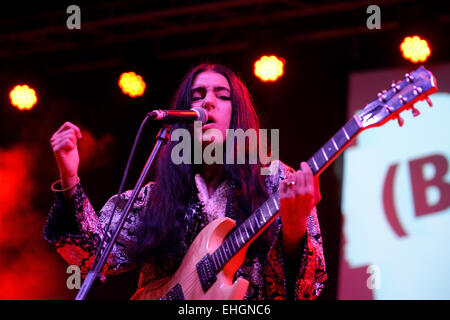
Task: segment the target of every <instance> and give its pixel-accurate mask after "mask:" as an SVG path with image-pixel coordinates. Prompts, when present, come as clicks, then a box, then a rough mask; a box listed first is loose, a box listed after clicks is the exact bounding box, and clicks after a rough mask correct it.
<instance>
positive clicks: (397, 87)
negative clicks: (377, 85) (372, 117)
mask: <svg viewBox="0 0 450 320" xmlns="http://www.w3.org/2000/svg"><path fill="white" fill-rule="evenodd" d="M391 87H392V89H394V92H398V91H400V86H399V85H398V84H396V83H395V81H392V85H391Z"/></svg>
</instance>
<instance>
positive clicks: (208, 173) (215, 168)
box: [200, 164, 223, 194]
mask: <svg viewBox="0 0 450 320" xmlns="http://www.w3.org/2000/svg"><path fill="white" fill-rule="evenodd" d="M200 175H201V176H202V178H203V180H204V181H205V184H206V186H207V187H208V193H209V194H212V193H214V191H215V190H216V189H217V187H218V186H219V184H220V183H221V182H222V180H223V165H221V164H211V165H203V166H202V169H201V171H200Z"/></svg>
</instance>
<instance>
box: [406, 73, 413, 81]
mask: <svg viewBox="0 0 450 320" xmlns="http://www.w3.org/2000/svg"><path fill="white" fill-rule="evenodd" d="M405 78H406V81H408V82H413V80H414V77H413V76H412V75H410V74H409V73H406V74H405Z"/></svg>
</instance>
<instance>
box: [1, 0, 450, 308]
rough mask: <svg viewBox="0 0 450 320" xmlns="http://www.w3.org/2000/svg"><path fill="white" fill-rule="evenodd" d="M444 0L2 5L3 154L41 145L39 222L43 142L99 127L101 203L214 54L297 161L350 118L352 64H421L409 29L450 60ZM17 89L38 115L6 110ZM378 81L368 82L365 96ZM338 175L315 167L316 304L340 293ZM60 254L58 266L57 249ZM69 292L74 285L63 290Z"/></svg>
mask: <svg viewBox="0 0 450 320" xmlns="http://www.w3.org/2000/svg"><path fill="white" fill-rule="evenodd" d="M444 3H445V2H443V1H402V0H395V1H394V0H393V1H377V2H373V1H312V0H310V1H294V0H287V1H263V0H259V1H258V0H254V1H234V0H231V1H115V0H113V1H89V2H88V1H77V2H67V3H65V2H64V1H61V2H60V3H59V4H54V3H52V2H50V3H48V4H47V3H45V2H39V3H31V2H30V3H26V2H25V3H23V2H22V3H18V4H17V5H8V6H3V10H2V11H1V13H0V20H1V22H0V26H1V28H0V61H1V73H0V93H1V94H0V148H1V149H3V150H8V149H10V148H13V147H14V146H17V145H25V146H27V147H29V148H31V149H33V150H35V152H34V153H33V157H30V159H28V161H29V162H30V166H32V167H33V170H32V179H33V183H34V184H35V185H36V186H37V187H36V188H35V190H36V191H35V193H34V195H33V197H32V205H33V207H34V208H36V210H37V211H38V212H40V214H41V215H40V219H41V221H42V225H43V223H44V222H45V219H46V215H47V212H48V209H49V208H50V206H51V204H52V201H53V195H52V194H51V192H50V191H49V189H48V187H49V186H50V184H51V183H52V182H53V181H54V180H56V179H57V177H58V172H57V168H56V163H55V162H54V159H53V155H52V152H51V148H50V145H49V139H50V137H51V135H52V134H53V132H54V131H56V130H57V128H58V127H59V126H61V125H62V123H63V122H65V121H71V122H73V123H75V124H77V125H78V126H80V127H81V128H82V129H83V130H86V132H89V133H90V134H91V138H92V139H91V140H90V141H91V143H90V144H88V143H87V142H86V143H87V144H86V148H85V150H90V151H89V154H87V153H86V156H85V157H86V159H89V161H88V162H86V163H83V159H84V157H83V156H82V164H81V167H80V177H81V179H82V184H83V187H84V188H85V190H86V191H87V193H88V194H89V195H90V200H91V203H92V204H93V206H94V207H95V209H97V210H99V209H100V208H101V207H102V205H103V204H104V203H105V201H106V200H108V198H109V197H110V196H111V195H112V194H114V193H116V192H117V189H118V187H119V184H120V180H121V177H122V173H123V170H124V167H125V164H126V161H127V158H128V155H129V152H130V150H131V146H132V143H133V140H134V137H135V135H136V133H137V130H138V128H139V125H140V123H141V121H142V120H143V118H144V116H145V113H146V112H148V111H150V110H152V109H160V108H167V107H168V105H169V103H170V101H171V98H172V95H173V94H174V92H175V91H176V89H177V86H178V84H179V83H180V80H181V78H182V76H183V75H184V74H185V73H186V72H187V71H188V70H189V69H190V68H191V67H193V66H195V65H197V64H198V63H201V62H204V61H209V62H217V63H222V64H225V65H227V66H228V67H230V68H231V69H232V70H234V71H235V72H237V73H238V74H240V76H241V77H242V79H243V81H244V83H245V84H246V85H247V87H248V89H249V91H250V92H251V94H252V95H253V98H254V101H255V104H256V107H257V109H258V111H259V113H260V115H261V118H262V120H263V127H264V128H269V129H270V128H277V129H280V159H281V160H282V161H284V162H285V163H287V164H288V165H290V166H292V167H294V168H298V166H299V163H300V161H304V160H307V159H309V157H311V156H312V154H313V153H314V152H315V151H316V150H317V149H318V148H320V147H321V146H322V144H323V143H324V142H326V141H327V140H328V139H329V138H330V137H331V136H332V135H333V134H334V133H335V132H336V131H337V130H339V128H340V127H341V126H342V125H343V124H344V123H345V122H346V120H347V118H348V115H347V105H346V103H347V89H348V88H347V80H348V75H349V74H350V73H351V72H354V71H362V70H369V69H379V68H389V67H406V68H408V69H411V70H413V69H415V68H416V67H417V66H416V65H414V64H413V63H411V62H409V61H406V60H405V59H403V57H402V56H401V53H400V50H399V45H400V43H401V41H402V40H403V38H404V37H406V36H411V35H414V34H418V35H420V36H421V37H422V38H426V39H427V40H428V42H429V43H430V45H431V50H432V53H431V56H430V58H429V60H428V61H427V62H426V65H433V64H435V63H439V62H443V61H448V58H449V57H450V55H449V41H448V40H449V39H448V34H449V29H450V28H449V25H450V24H449V21H450V12H449V10H448V7H444V6H443V4H444ZM71 4H77V5H79V6H80V8H81V30H68V29H67V28H66V20H67V18H68V17H69V14H67V13H66V8H67V7H68V6H69V5H71ZM372 4H377V5H379V6H380V8H381V29H380V30H369V29H368V28H367V27H366V20H367V18H368V17H369V14H367V13H366V9H367V7H368V6H369V5H372ZM263 54H276V55H278V56H280V57H283V58H284V59H285V61H286V65H285V74H284V76H283V77H282V78H280V79H279V80H278V81H277V82H275V83H263V82H261V81H259V80H258V79H257V78H255V76H254V75H253V64H254V62H255V61H256V60H257V59H259V57H260V56H261V55H263ZM127 71H135V72H136V73H138V74H140V75H141V76H142V77H143V78H144V80H145V82H146V84H147V89H146V92H145V95H144V96H143V97H139V98H134V99H132V98H130V97H128V96H126V95H124V94H123V93H122V92H121V90H120V88H119V87H118V85H117V81H118V79H119V76H120V74H121V73H122V72H127ZM399 76H402V75H399ZM391 80H397V79H386V86H389V84H390V82H391ZM20 83H27V84H28V85H30V86H32V87H33V88H34V89H36V90H37V94H38V99H39V101H38V103H37V105H36V106H35V107H34V109H32V110H31V111H28V112H21V111H18V110H17V109H15V108H13V107H12V106H11V104H10V101H9V96H8V94H9V91H10V90H11V89H12V88H13V87H14V86H15V85H16V84H20ZM382 89H384V88H373V96H370V97H367V102H370V101H372V100H373V99H374V98H376V94H377V92H378V91H380V90H382ZM157 129H158V128H157V125H156V124H151V125H149V126H147V128H146V129H145V131H144V134H143V136H142V138H141V142H140V145H139V147H138V150H137V153H136V158H135V160H134V164H133V167H132V170H131V172H130V175H129V179H128V183H127V188H128V189H130V188H132V187H133V185H134V183H135V181H136V179H137V177H138V175H139V173H140V171H141V169H142V167H143V166H144V163H145V161H146V160H147V157H148V154H149V152H150V149H151V147H152V146H153V144H154V137H155V134H156V132H157ZM81 143H82V142H81ZM82 147H83V144H80V149H82ZM80 152H82V150H80ZM85 152H86V151H85ZM341 176H342V169H341V162H340V158H339V159H338V160H337V161H335V162H334V164H333V165H332V166H331V167H330V168H329V169H328V170H326V171H325V172H324V173H323V174H322V175H321V193H322V201H321V202H320V204H319V206H318V212H319V220H320V225H321V228H322V234H323V240H324V251H325V257H326V261H327V269H328V275H329V281H328V284H327V286H326V289H325V290H324V291H323V293H322V295H321V296H320V298H319V299H336V292H337V285H338V281H337V280H338V265H339V264H338V260H339V250H340V246H339V244H340V230H341V229H340V228H341V211H340V196H341V195H340V192H341ZM42 225H39V226H38V228H42ZM36 241H43V240H42V239H38V240H36ZM49 250H51V248H50V247H49ZM54 259H59V260H61V259H60V258H59V256H58V255H57V254H56V253H54ZM41 263H45V262H41ZM64 271H65V268H64V264H63V263H61V274H57V275H55V277H59V278H61V279H62V280H61V281H65V280H64V279H65V277H67V275H66V274H65V273H64ZM136 281H137V272H134V271H133V272H130V273H127V274H123V275H120V276H116V277H110V278H108V281H107V283H106V284H102V285H99V286H97V287H96V288H95V289H94V290H93V291H92V295H91V296H90V298H91V299H105V298H114V299H121V298H128V297H130V295H131V294H132V293H133V292H134V289H135V286H136ZM50 296H51V297H53V296H52V295H50ZM74 296H75V292H73V291H72V292H68V290H66V292H63V293H61V294H60V295H58V296H57V298H58V297H59V298H71V297H74ZM44 298H45V297H44Z"/></svg>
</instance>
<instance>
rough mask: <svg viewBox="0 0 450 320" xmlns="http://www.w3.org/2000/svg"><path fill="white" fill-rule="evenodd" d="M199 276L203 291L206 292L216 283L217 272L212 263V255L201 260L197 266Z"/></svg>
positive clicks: (207, 255)
mask: <svg viewBox="0 0 450 320" xmlns="http://www.w3.org/2000/svg"><path fill="white" fill-rule="evenodd" d="M196 268H197V274H198V277H199V279H200V284H201V285H202V288H203V291H204V292H206V291H208V289H209V288H210V287H211V286H212V285H213V283H214V282H215V281H216V279H217V277H216V270H215V268H214V265H213V264H212V261H211V255H210V254H209V253H208V254H206V255H205V256H204V257H203V258H202V260H200V261H199V262H198V263H197V265H196Z"/></svg>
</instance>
